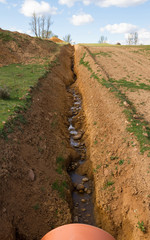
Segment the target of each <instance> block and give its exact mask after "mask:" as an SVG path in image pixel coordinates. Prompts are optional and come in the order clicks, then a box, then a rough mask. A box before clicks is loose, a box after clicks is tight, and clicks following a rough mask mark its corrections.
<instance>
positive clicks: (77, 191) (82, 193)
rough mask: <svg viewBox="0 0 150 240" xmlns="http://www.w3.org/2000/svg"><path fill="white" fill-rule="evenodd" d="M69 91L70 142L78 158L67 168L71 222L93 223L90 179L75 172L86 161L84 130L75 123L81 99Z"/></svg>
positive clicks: (72, 90)
mask: <svg viewBox="0 0 150 240" xmlns="http://www.w3.org/2000/svg"><path fill="white" fill-rule="evenodd" d="M69 92H70V93H71V94H72V95H73V99H74V102H73V106H72V107H71V109H70V113H71V116H70V117H69V119H68V122H69V128H68V130H69V133H70V144H71V146H72V147H73V148H74V149H75V150H76V151H77V152H78V154H79V156H80V157H79V160H78V161H76V162H71V163H70V166H69V168H68V173H69V175H70V177H71V179H72V182H73V185H74V190H73V192H72V198H73V206H74V207H73V222H74V223H77V222H78V223H86V224H90V225H95V221H94V206H93V201H92V192H93V187H92V181H91V180H90V179H89V178H88V177H87V176H86V175H79V174H78V173H77V169H78V167H79V166H80V165H81V164H83V163H84V162H85V161H86V146H85V144H84V142H83V140H82V137H83V135H84V132H83V130H82V129H76V128H75V123H76V122H77V119H78V114H79V113H80V111H81V108H82V100H81V97H80V95H79V94H78V93H77V92H75V90H74V89H72V88H70V89H69Z"/></svg>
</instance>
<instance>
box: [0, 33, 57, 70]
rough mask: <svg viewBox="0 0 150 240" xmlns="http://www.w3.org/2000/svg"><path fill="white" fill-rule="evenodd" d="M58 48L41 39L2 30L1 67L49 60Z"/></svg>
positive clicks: (0, 40)
mask: <svg viewBox="0 0 150 240" xmlns="http://www.w3.org/2000/svg"><path fill="white" fill-rule="evenodd" d="M57 48H58V46H57V45H56V44H55V43H53V42H50V41H46V40H43V39H41V38H35V37H30V36H28V35H27V34H21V33H18V32H10V31H6V30H2V29H0V49H1V51H0V67H1V66H3V65H8V64H12V63H32V61H33V60H34V62H35V59H37V61H38V58H48V57H49V55H50V54H53V52H54V51H56V49H57Z"/></svg>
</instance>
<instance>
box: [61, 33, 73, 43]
mask: <svg viewBox="0 0 150 240" xmlns="http://www.w3.org/2000/svg"><path fill="white" fill-rule="evenodd" d="M63 40H64V41H65V42H67V43H71V42H72V39H71V35H70V34H68V35H66V36H65V37H63Z"/></svg>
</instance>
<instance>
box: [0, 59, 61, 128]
mask: <svg viewBox="0 0 150 240" xmlns="http://www.w3.org/2000/svg"><path fill="white" fill-rule="evenodd" d="M56 63H57V61H56V60H55V61H53V62H52V63H51V64H49V63H48V62H47V60H45V64H42V65H40V64H27V65H23V64H10V65H8V66H4V67H1V68H0V88H3V89H7V90H8V91H9V94H10V99H0V131H2V130H3V126H4V123H5V122H7V120H8V118H9V117H10V116H11V115H13V114H14V112H15V111H18V108H20V110H21V111H22V110H25V109H26V108H27V107H29V102H31V95H30V91H31V90H32V88H33V87H34V86H36V84H37V83H38V79H40V78H42V77H45V76H46V74H47V73H48V71H49V69H50V68H51V67H53V65H54V64H56ZM13 122H14V121H13Z"/></svg>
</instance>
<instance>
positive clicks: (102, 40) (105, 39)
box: [98, 36, 107, 43]
mask: <svg viewBox="0 0 150 240" xmlns="http://www.w3.org/2000/svg"><path fill="white" fill-rule="evenodd" d="M106 42H107V37H105V36H101V37H100V40H99V41H98V43H106Z"/></svg>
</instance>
